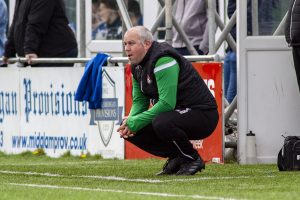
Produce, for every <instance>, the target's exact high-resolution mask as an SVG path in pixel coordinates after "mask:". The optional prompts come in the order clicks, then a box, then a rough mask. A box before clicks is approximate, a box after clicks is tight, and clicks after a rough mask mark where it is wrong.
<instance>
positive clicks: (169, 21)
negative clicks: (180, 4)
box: [165, 0, 173, 44]
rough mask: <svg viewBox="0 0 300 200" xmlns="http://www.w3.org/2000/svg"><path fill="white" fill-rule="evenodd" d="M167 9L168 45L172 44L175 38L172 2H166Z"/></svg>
mask: <svg viewBox="0 0 300 200" xmlns="http://www.w3.org/2000/svg"><path fill="white" fill-rule="evenodd" d="M165 2H166V3H165V4H166V5H165V7H166V11H165V12H166V18H165V19H166V36H165V40H166V42H167V43H169V44H172V38H173V33H172V27H173V24H172V0H165Z"/></svg>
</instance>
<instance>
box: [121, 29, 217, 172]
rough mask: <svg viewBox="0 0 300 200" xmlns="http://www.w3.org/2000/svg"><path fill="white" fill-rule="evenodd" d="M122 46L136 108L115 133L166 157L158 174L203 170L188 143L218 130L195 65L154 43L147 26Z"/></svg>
mask: <svg viewBox="0 0 300 200" xmlns="http://www.w3.org/2000/svg"><path fill="white" fill-rule="evenodd" d="M124 47H125V52H126V54H127V56H128V59H129V62H130V64H131V72H132V85H133V91H132V99H133V104H132V107H131V110H130V113H129V116H128V117H125V118H124V119H123V122H122V124H121V125H120V127H119V128H118V130H117V131H118V132H119V134H120V136H121V137H122V138H124V139H126V140H128V141H129V142H131V143H133V144H134V145H136V146H137V147H139V148H141V149H143V150H145V151H147V152H149V153H151V154H154V155H156V156H161V157H165V158H168V160H167V162H166V164H165V165H164V167H163V170H162V171H161V172H160V173H158V174H157V175H171V174H176V175H193V174H195V173H197V172H198V171H201V170H202V169H204V168H205V163H204V161H203V160H202V158H201V157H200V155H199V154H198V152H197V150H196V149H194V148H193V145H192V144H191V142H190V141H189V140H199V139H204V138H206V137H208V136H209V135H211V134H212V132H213V131H214V129H215V128H216V126H217V123H218V118H219V114H218V111H217V104H216V101H215V98H214V97H213V95H212V94H211V92H210V91H209V89H208V88H207V86H206V84H205V83H204V81H203V79H202V78H201V76H200V75H199V74H198V72H197V71H196V70H195V69H194V68H193V66H192V64H191V63H190V62H189V61H187V60H186V59H185V58H184V57H183V56H182V55H181V54H179V53H178V52H177V51H176V50H175V49H174V48H172V47H171V46H170V45H169V44H167V43H165V42H164V43H158V42H156V41H153V35H152V34H151V32H150V31H149V30H148V29H147V28H145V27H144V26H135V27H133V28H131V29H129V30H128V31H127V32H126V33H125V35H124ZM150 102H151V104H152V105H153V106H152V107H151V108H149V104H150Z"/></svg>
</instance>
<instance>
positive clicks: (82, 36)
mask: <svg viewBox="0 0 300 200" xmlns="http://www.w3.org/2000/svg"><path fill="white" fill-rule="evenodd" d="M78 6H79V18H80V20H79V24H80V43H79V57H86V45H85V44H86V40H85V38H86V37H85V32H86V30H85V0H80V1H79V5H78Z"/></svg>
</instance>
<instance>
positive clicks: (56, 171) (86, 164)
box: [0, 153, 300, 200]
mask: <svg viewBox="0 0 300 200" xmlns="http://www.w3.org/2000/svg"><path fill="white" fill-rule="evenodd" d="M163 164H164V161H163V160H156V159H148V160H106V159H101V158H99V156H94V157H91V156H88V157H86V158H84V159H83V158H80V157H72V156H64V157H61V158H49V157H46V156H45V155H43V154H37V155H32V154H31V153H24V154H22V155H4V154H3V153H0V199H1V200H2V199H3V200H5V199H9V200H10V199H14V200H16V199H22V200H23V199H30V200H35V199H38V200H40V199H43V200H44V199H49V200H53V199H64V200H65V199H97V200H99V199H100V200H101V199H105V200H107V199H122V200H123V199H125V200H126V199H146V200H148V199H222V198H224V199H227V198H228V199H229V198H231V199H285V200H288V199H299V196H300V189H299V188H300V187H299V186H300V172H279V171H278V169H277V166H276V165H238V164H234V163H230V164H224V165H219V164H209V165H207V166H206V169H205V170H204V171H203V172H201V173H197V174H196V175H194V176H163V177H157V176H155V175H154V174H155V173H156V172H158V171H159V170H160V169H161V167H162V166H163ZM17 172H18V173H17ZM54 187H55V188H54ZM163 194H168V195H165V196H164V195H163Z"/></svg>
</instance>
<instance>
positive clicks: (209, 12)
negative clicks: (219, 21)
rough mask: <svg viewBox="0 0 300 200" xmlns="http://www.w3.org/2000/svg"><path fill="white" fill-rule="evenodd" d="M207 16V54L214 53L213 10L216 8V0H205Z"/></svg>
mask: <svg viewBox="0 0 300 200" xmlns="http://www.w3.org/2000/svg"><path fill="white" fill-rule="evenodd" d="M207 5H208V8H207V17H208V23H207V25H208V31H209V32H208V33H209V34H208V35H209V54H214V53H215V52H216V49H215V33H216V20H215V10H216V1H215V0H207Z"/></svg>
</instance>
